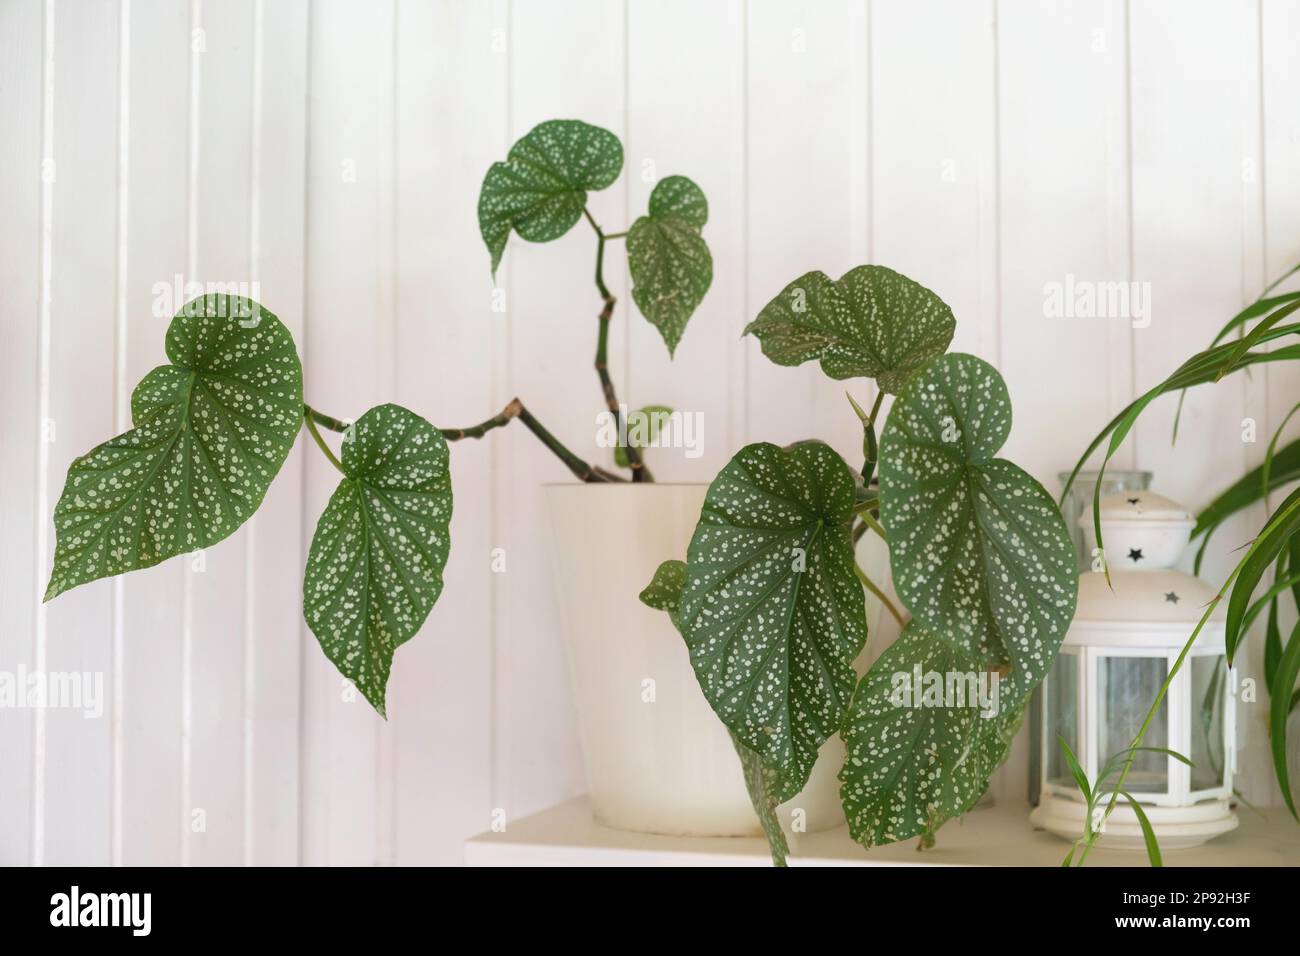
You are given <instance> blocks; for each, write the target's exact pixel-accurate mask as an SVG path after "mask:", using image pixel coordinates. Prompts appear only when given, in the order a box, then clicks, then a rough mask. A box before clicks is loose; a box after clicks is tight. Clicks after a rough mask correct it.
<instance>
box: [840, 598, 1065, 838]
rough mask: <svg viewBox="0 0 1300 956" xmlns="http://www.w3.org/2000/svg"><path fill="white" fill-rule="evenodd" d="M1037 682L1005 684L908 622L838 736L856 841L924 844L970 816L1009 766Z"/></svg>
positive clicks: (857, 695)
mask: <svg viewBox="0 0 1300 956" xmlns="http://www.w3.org/2000/svg"><path fill="white" fill-rule="evenodd" d="M1041 677H1042V675H1041V674H1037V675H1036V676H1035V675H1034V674H1031V673H1029V672H1022V673H1016V672H1012V673H1011V674H1009V675H1007V676H1006V677H1001V676H1000V675H999V674H998V672H996V671H992V672H990V671H989V670H988V669H987V668H984V667H982V666H981V665H980V664H979V662H977V661H976V660H974V659H973V658H971V657H969V656H968V655H964V654H962V653H960V652H959V651H957V650H955V649H954V648H953V647H952V645H951V644H950V643H949V642H947V641H943V640H939V639H938V637H936V636H935V634H934V633H932V632H931V631H929V630H928V629H927V628H926V627H925V626H924V625H922V624H919V623H918V622H917V621H916V620H913V621H912V622H911V623H909V624H908V625H907V627H906V628H905V629H904V631H903V633H902V635H901V636H900V637H899V639H898V640H897V641H896V642H894V644H892V645H891V646H890V647H889V649H888V650H886V651H885V653H884V654H882V655H881V656H880V659H879V660H877V661H876V662H875V664H873V665H872V667H871V670H870V671H868V672H867V674H866V676H865V677H863V678H862V681H861V683H860V684H859V685H858V688H857V690H856V691H855V692H854V695H853V707H852V710H851V711H850V713H849V717H848V719H847V721H846V722H845V728H844V731H843V733H842V734H841V736H842V737H843V738H844V745H845V747H846V749H847V751H848V756H847V758H846V759H845V762H844V767H843V768H842V769H841V770H840V799H841V801H842V803H843V804H844V815H845V817H846V819H847V820H848V823H849V833H850V834H851V835H852V837H853V839H854V840H856V841H858V842H859V843H861V844H862V845H863V846H867V847H871V846H878V845H880V844H884V843H894V842H897V841H899V840H907V839H911V838H912V837H924V836H925V835H926V834H927V833H933V831H934V830H936V829H937V828H938V827H939V826H941V825H942V824H943V823H944V822H945V821H947V820H950V819H952V818H954V817H957V816H960V815H961V814H963V813H965V812H966V811H967V810H969V809H970V808H971V807H972V806H973V805H974V804H975V802H976V801H977V800H978V799H979V798H980V796H981V795H982V794H983V793H984V791H985V789H986V788H987V786H988V781H989V777H990V776H991V775H992V774H993V771H994V770H996V769H997V768H998V766H999V765H1000V764H1001V763H1002V761H1003V760H1005V759H1006V755H1007V751H1008V749H1009V748H1010V746H1011V740H1012V738H1013V737H1014V736H1015V734H1016V730H1017V729H1018V728H1019V726H1020V721H1021V718H1022V716H1023V714H1024V710H1025V702H1026V700H1027V698H1028V695H1029V692H1030V691H1031V690H1032V689H1033V686H1034V684H1036V683H1037V682H1038V680H1039V679H1041ZM936 680H937V682H938V683H937V684H936V683H935V682H936ZM950 681H951V688H952V690H951V693H949V694H946V695H944V694H940V690H943V691H946V690H947V688H948V687H949V682H950Z"/></svg>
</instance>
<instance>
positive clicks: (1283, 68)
mask: <svg viewBox="0 0 1300 956" xmlns="http://www.w3.org/2000/svg"><path fill="white" fill-rule="evenodd" d="M1260 21H1261V22H1260V37H1261V52H1262V57H1263V62H1262V84H1263V85H1262V90H1261V93H1262V96H1263V103H1262V119H1263V124H1264V137H1263V165H1262V167H1261V186H1262V200H1263V201H1262V204H1261V205H1262V207H1263V213H1264V216H1263V224H1262V225H1263V230H1262V232H1263V238H1264V243H1265V246H1264V256H1263V270H1262V274H1261V275H1260V276H1259V279H1260V281H1261V282H1272V281H1273V280H1275V279H1276V278H1277V277H1278V276H1280V275H1282V274H1283V273H1285V272H1286V271H1287V270H1289V269H1292V268H1294V267H1295V266H1296V265H1297V264H1300V110H1297V109H1296V105H1295V91H1296V90H1297V89H1300V63H1298V62H1297V61H1296V57H1295V40H1296V37H1297V36H1300V3H1296V2H1295V0H1264V2H1263V3H1262V5H1261V17H1260ZM1295 289H1300V277H1293V278H1291V279H1290V280H1288V281H1287V282H1286V284H1285V285H1283V286H1281V287H1280V290H1284V291H1292V290H1295ZM1252 291H1253V290H1252ZM1266 382H1267V393H1268V394H1267V403H1268V432H1269V434H1270V435H1271V434H1272V433H1273V432H1274V431H1275V430H1276V429H1277V428H1279V427H1280V426H1281V424H1282V420H1283V419H1284V418H1285V417H1286V415H1287V413H1289V412H1290V411H1291V409H1292V408H1294V407H1295V405H1296V403H1297V402H1300V369H1298V368H1296V367H1295V363H1283V364H1278V365H1272V366H1269V367H1268V376H1267V379H1266ZM1297 437H1300V415H1297V417H1296V418H1292V419H1291V422H1290V424H1289V425H1288V426H1287V429H1286V431H1285V432H1283V434H1282V437H1281V438H1280V439H1279V445H1281V444H1282V443H1285V442H1287V441H1293V440H1295V439H1296V438H1297ZM1282 497H1283V496H1281V495H1278V494H1275V495H1274V496H1273V499H1272V506H1273V507H1274V508H1276V507H1277V505H1278V503H1279V502H1280V501H1281V498H1282ZM1280 611H1281V614H1280V624H1281V626H1282V628H1283V631H1282V633H1283V634H1289V633H1290V628H1292V627H1294V626H1295V620H1296V615H1295V610H1294V608H1293V607H1290V606H1288V602H1287V601H1286V600H1283V601H1282V602H1281V603H1280ZM1251 640H1252V642H1254V643H1258V642H1259V638H1258V637H1252V638H1251ZM1298 721H1300V718H1298V717H1296V715H1294V714H1293V715H1292V717H1291V724H1290V732H1289V735H1288V738H1287V739H1288V742H1289V744H1290V747H1289V750H1290V760H1291V766H1293V767H1294V766H1298V765H1300V733H1298V732H1297V726H1300V724H1298ZM1257 739H1258V738H1257ZM1260 756H1261V757H1262V760H1259V761H1258V762H1263V763H1264V764H1265V767H1264V768H1262V770H1261V771H1260V774H1261V776H1262V777H1263V779H1264V780H1268V781H1270V783H1269V784H1268V785H1267V788H1264V787H1263V786H1262V784H1261V785H1259V787H1258V792H1267V793H1268V795H1269V798H1270V800H1269V802H1270V803H1272V804H1274V805H1279V804H1280V803H1281V802H1282V797H1281V793H1280V791H1279V790H1278V789H1277V784H1276V783H1274V782H1272V771H1271V769H1270V768H1268V767H1267V757H1266V756H1263V755H1262V754H1261V755H1260ZM1292 779H1294V777H1293V778H1292Z"/></svg>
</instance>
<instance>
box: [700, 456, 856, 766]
mask: <svg viewBox="0 0 1300 956" xmlns="http://www.w3.org/2000/svg"><path fill="white" fill-rule="evenodd" d="M853 503H854V481H853V472H852V471H851V470H850V468H849V467H848V465H846V464H845V463H844V461H843V459H841V458H840V457H839V455H837V454H836V453H835V452H834V451H832V450H831V449H830V448H829V447H828V446H826V445H824V444H821V443H820V442H806V443H801V444H798V445H795V446H793V447H792V448H790V449H789V450H783V449H780V448H778V447H776V446H775V445H770V444H755V445H749V446H747V447H745V448H743V449H741V451H740V452H739V453H737V455H736V456H735V457H734V458H732V460H731V461H730V462H729V463H728V464H727V466H726V467H725V468H723V469H722V471H721V472H720V473H719V474H718V476H717V478H715V479H714V481H713V483H712V484H711V485H710V486H709V491H708V494H707V496H706V498H705V502H704V508H703V511H702V512H701V515H700V522H699V525H698V526H697V527H696V530H695V535H694V537H693V538H692V540H691V544H690V549H689V551H688V555H687V581H686V587H685V590H684V592H683V594H682V602H681V611H680V626H681V630H682V634H683V636H684V637H685V638H686V643H687V646H688V647H689V648H690V652H691V664H692V666H693V667H694V669H695V675H696V677H697V678H698V679H699V682H700V687H701V688H702V689H703V691H704V696H705V698H706V699H707V700H708V702H709V704H710V705H711V706H712V707H713V710H714V712H715V713H717V715H718V716H719V717H720V718H721V719H722V722H723V723H724V724H726V725H727V728H728V729H729V730H730V731H731V732H732V733H733V734H734V735H735V736H736V738H737V739H738V740H739V741H740V743H741V744H743V745H744V746H746V747H748V748H749V749H750V750H753V751H754V752H755V753H756V754H757V755H758V756H759V757H760V758H761V759H762V760H763V762H764V763H765V764H766V765H767V766H769V767H771V768H772V769H773V770H775V771H777V772H778V773H780V774H781V776H782V778H783V780H784V781H785V782H786V785H787V786H788V787H792V788H793V790H795V791H797V790H798V789H800V788H801V787H802V786H803V785H804V783H806V782H807V779H808V774H809V772H810V771H811V769H812V765H813V762H814V761H815V760H816V758H817V751H818V748H820V747H821V745H822V743H823V742H825V741H826V739H827V738H829V737H830V736H831V735H832V734H834V733H835V732H836V731H837V730H839V727H840V724H841V721H842V720H843V718H844V714H845V711H846V709H847V707H848V703H849V697H850V695H851V694H852V691H853V684H854V680H855V677H856V675H855V674H854V671H853V666H852V662H853V660H854V658H855V657H857V655H858V652H859V651H861V650H862V645H863V643H864V641H865V640H866V615H865V606H864V600H863V592H862V586H861V585H860V584H859V583H858V580H857V577H856V576H855V574H854V572H853V547H852V543H851V540H850V534H849V524H850V521H851V517H852V511H853Z"/></svg>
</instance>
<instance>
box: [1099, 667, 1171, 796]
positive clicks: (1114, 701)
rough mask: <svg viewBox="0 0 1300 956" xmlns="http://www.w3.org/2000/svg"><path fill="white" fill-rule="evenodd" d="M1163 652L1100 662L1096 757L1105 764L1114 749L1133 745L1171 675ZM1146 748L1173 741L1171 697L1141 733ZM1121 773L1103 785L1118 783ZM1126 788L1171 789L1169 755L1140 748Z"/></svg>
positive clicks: (1134, 791) (1142, 790)
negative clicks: (1166, 679)
mask: <svg viewBox="0 0 1300 956" xmlns="http://www.w3.org/2000/svg"><path fill="white" fill-rule="evenodd" d="M1168 670H1169V667H1168V661H1167V660H1166V659H1165V658H1163V657H1103V658H1101V660H1100V661H1098V665H1097V685H1098V686H1097V704H1098V714H1097V743H1098V746H1097V756H1098V759H1099V762H1101V763H1105V762H1106V760H1108V759H1109V758H1110V757H1111V756H1112V755H1113V754H1116V753H1119V752H1121V751H1123V750H1125V749H1127V748H1128V747H1130V746H1132V743H1133V738H1134V737H1136V736H1137V732H1138V730H1139V729H1140V728H1141V726H1142V721H1143V720H1145V719H1146V715H1147V711H1148V710H1150V709H1151V702H1152V701H1153V700H1155V699H1156V695H1157V694H1158V693H1160V687H1161V685H1162V684H1164V682H1165V676H1166V675H1167V674H1168ZM1142 746H1144V747H1165V748H1167V747H1168V746H1169V700H1168V698H1167V697H1166V698H1165V699H1164V700H1162V701H1161V702H1160V710H1159V711H1157V713H1156V715H1155V717H1154V718H1153V719H1152V721H1151V726H1149V727H1148V728H1147V732H1146V735H1145V736H1144V737H1143V738H1142ZM1115 780H1116V777H1114V776H1112V777H1111V778H1110V779H1108V780H1106V781H1103V782H1102V784H1101V786H1102V787H1103V788H1104V787H1107V786H1114V783H1115ZM1124 789H1125V790H1128V791H1131V792H1133V793H1162V792H1165V791H1167V790H1168V789H1169V758H1168V757H1166V756H1165V755H1164V754H1158V753H1149V752H1146V751H1141V752H1139V753H1138V754H1137V756H1136V757H1135V758H1134V760H1133V766H1132V768H1131V769H1130V770H1129V773H1128V776H1127V777H1126V778H1125V780H1124Z"/></svg>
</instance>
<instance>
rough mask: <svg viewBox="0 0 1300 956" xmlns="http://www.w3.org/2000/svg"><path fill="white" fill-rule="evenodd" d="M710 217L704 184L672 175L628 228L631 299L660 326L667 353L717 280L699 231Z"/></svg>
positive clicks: (677, 340)
mask: <svg viewBox="0 0 1300 956" xmlns="http://www.w3.org/2000/svg"><path fill="white" fill-rule="evenodd" d="M708 218H709V204H708V201H707V200H706V199H705V198H704V193H703V192H702V191H701V190H700V187H699V186H697V185H695V183H693V182H691V181H690V180H689V179H687V178H686V177H685V176H669V177H667V178H666V179H661V180H660V181H659V183H658V184H657V185H656V186H655V188H654V191H653V192H652V193H651V194H650V212H649V215H645V216H642V217H641V218H640V219H638V220H637V221H636V222H634V223H632V228H631V229H630V230H629V231H628V235H627V264H628V269H629V270H630V271H631V273H632V301H633V302H635V303H636V305H637V308H638V309H640V310H641V314H642V315H644V316H645V317H646V318H647V319H648V320H649V321H650V324H651V325H653V326H654V327H655V328H657V329H658V330H659V334H660V335H662V336H663V340H664V344H665V345H667V346H668V354H669V355H672V354H673V352H674V350H676V348H677V343H678V342H680V341H681V338H682V332H683V331H685V329H686V322H687V320H689V319H690V317H691V314H692V313H693V312H694V311H695V309H696V308H697V307H698V306H699V304H700V302H701V300H703V298H704V294H705V293H706V292H708V291H709V286H710V285H711V284H712V282H713V256H712V255H710V253H709V247H708V245H706V244H705V242H704V239H703V238H701V236H700V230H701V229H703V228H704V224H705V222H707V221H708Z"/></svg>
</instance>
